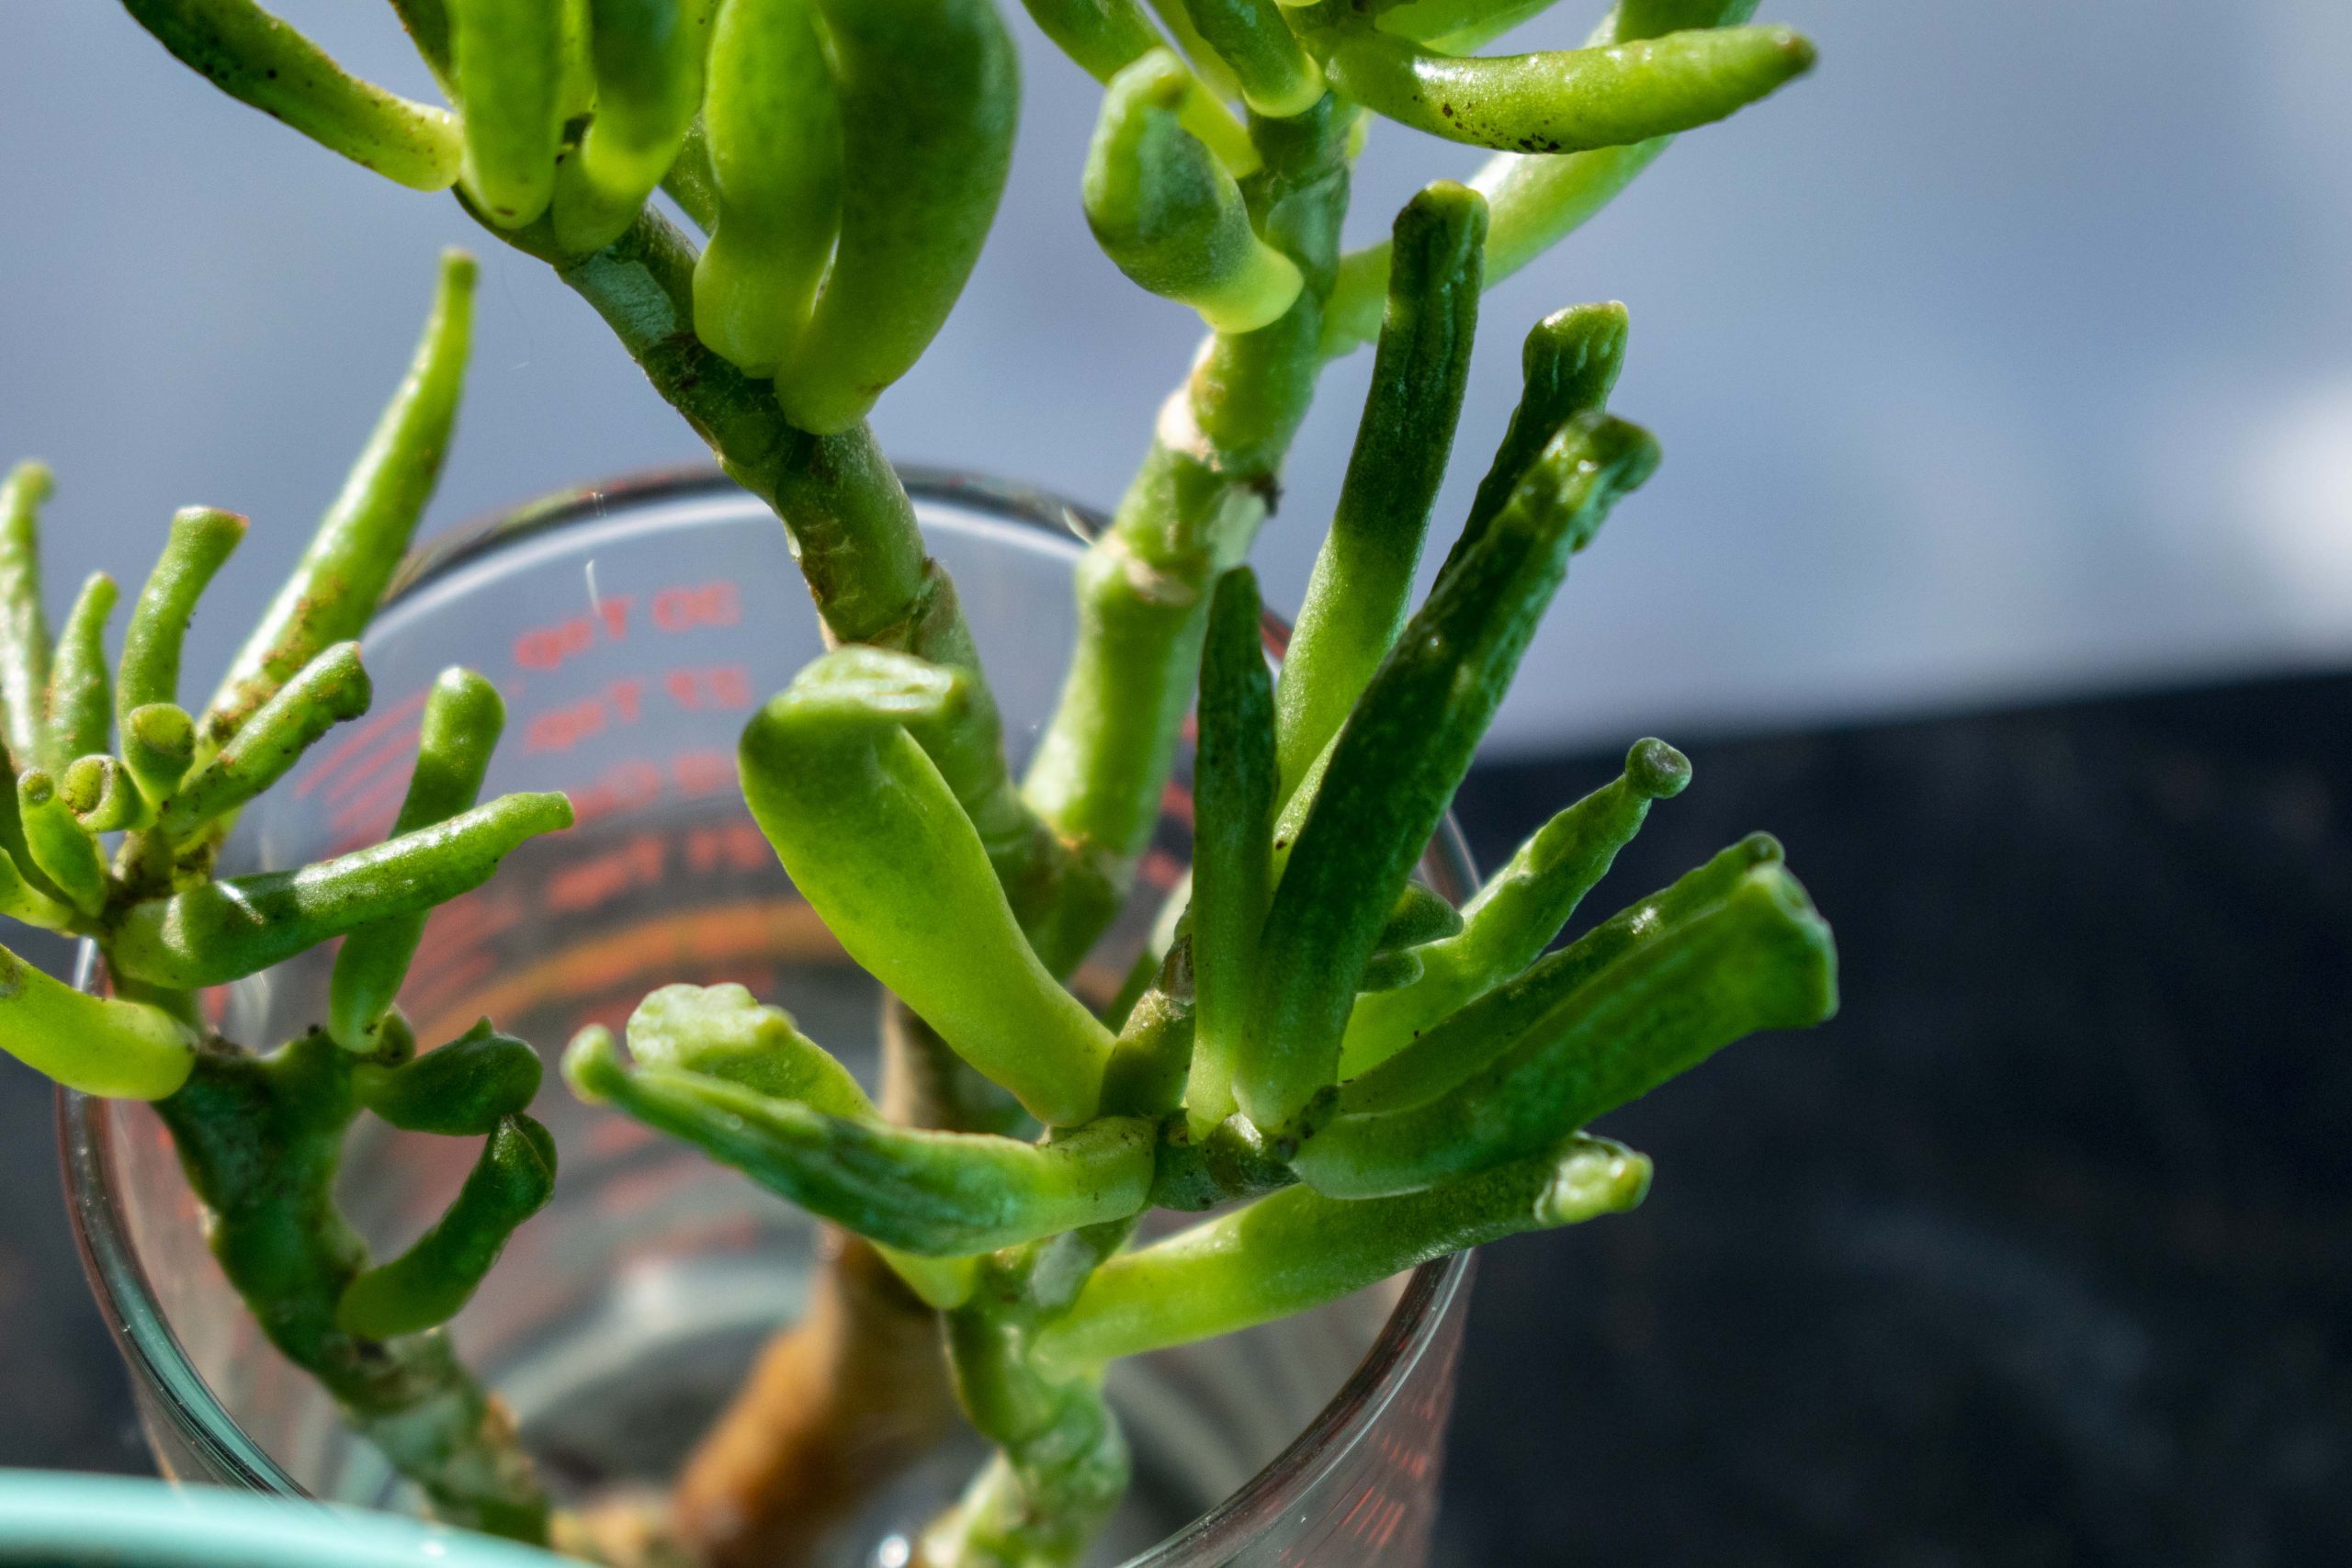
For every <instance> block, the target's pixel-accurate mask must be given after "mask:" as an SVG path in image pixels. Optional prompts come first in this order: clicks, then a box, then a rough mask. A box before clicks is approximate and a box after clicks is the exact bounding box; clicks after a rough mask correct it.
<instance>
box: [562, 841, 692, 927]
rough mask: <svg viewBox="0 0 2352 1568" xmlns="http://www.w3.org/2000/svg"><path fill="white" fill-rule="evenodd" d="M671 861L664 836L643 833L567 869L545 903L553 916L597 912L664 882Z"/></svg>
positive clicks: (563, 871)
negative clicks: (635, 891) (634, 890)
mask: <svg viewBox="0 0 2352 1568" xmlns="http://www.w3.org/2000/svg"><path fill="white" fill-rule="evenodd" d="M669 859H670V854H669V848H668V846H667V845H665V844H664V843H662V837H661V835H660V834H658V833H640V834H639V835H638V836H637V837H636V838H634V839H631V840H628V842H626V843H624V844H621V845H620V846H618V847H617V848H615V849H611V850H607V851H605V852H604V853H603V854H598V855H591V856H589V857H588V858H587V859H586V860H584V861H582V862H580V863H577V864H575V865H568V866H566V867H564V868H563V870H562V871H561V872H560V873H558V874H557V875H556V876H555V878H554V879H553V880H552V881H550V882H549V883H548V888H547V893H546V896H545V900H544V902H545V904H546V907H547V908H548V912H549V913H550V914H570V913H571V912H573V911H576V910H582V909H594V908H599V907H600V906H602V905H605V904H609V903H611V902H612V901H613V900H614V899H615V898H617V897H620V896H621V895H622V894H624V893H627V892H628V890H629V889H630V888H632V887H650V886H653V885H654V884H656V883H658V882H660V881H661V880H662V872H663V870H664V869H666V867H667V865H668V863H669Z"/></svg>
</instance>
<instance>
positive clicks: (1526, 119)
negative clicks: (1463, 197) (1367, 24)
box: [1326, 28, 1814, 153]
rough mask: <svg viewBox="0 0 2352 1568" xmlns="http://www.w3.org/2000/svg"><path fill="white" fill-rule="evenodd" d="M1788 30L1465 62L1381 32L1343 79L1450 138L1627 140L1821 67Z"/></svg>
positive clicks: (1344, 88) (1352, 90)
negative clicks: (1815, 64) (1814, 64)
mask: <svg viewBox="0 0 2352 1568" xmlns="http://www.w3.org/2000/svg"><path fill="white" fill-rule="evenodd" d="M1813 58H1814V57H1813V46H1812V45H1811V44H1810V43H1808V42H1806V41H1805V39H1804V38H1803V37H1802V36H1801V35H1799V34H1797V33H1795V32H1792V31H1791V30H1790V29H1789V28H1694V29H1692V30H1690V31H1687V32H1679V33H1670V34H1668V35H1667V36H1666V37H1664V38H1661V39H1644V40H1642V41H1639V42H1635V43H1623V44H1611V45H1607V46H1604V47H1600V48H1595V49H1578V50H1566V51H1550V52H1546V53H1542V54H1518V55H1506V56H1501V57H1498V58H1495V59H1474V60H1458V59H1455V58H1453V56H1451V55H1444V54H1439V53H1436V52H1434V51H1430V50H1427V49H1423V48H1421V47H1419V45H1416V44H1413V43H1410V42H1408V41H1406V40H1404V39H1395V38H1390V37H1386V36H1385V35H1383V34H1380V33H1377V32H1357V33H1344V34H1341V35H1340V39H1339V41H1338V42H1336V43H1335V44H1334V45H1333V47H1332V50H1331V52H1330V55H1329V59H1328V61H1327V62H1326V63H1327V67H1328V69H1329V72H1330V74H1331V83H1332V85H1333V86H1335V87H1337V88H1338V89H1339V90H1340V92H1342V93H1344V94H1346V95H1347V96H1349V97H1351V98H1353V99H1354V100H1355V101H1356V102H1358V103H1360V104H1363V106H1364V107H1366V108H1369V109H1371V110H1373V111H1374V113H1376V114H1381V115H1385V116H1386V117H1387V118H1390V119H1393V120H1397V121H1399V122H1400V123H1402V124H1405V125H1409V126H1411V127H1413V128H1414V129H1415V130H1425V131H1428V132H1429V133H1430V135H1432V136H1442V137H1444V138H1445V139H1446V140H1447V141H1464V142H1467V143H1469V144H1470V145H1471V146H1474V147H1491V148H1495V149H1497V150H1498V151H1506V152H1541V153H1554V152H1586V151H1589V150H1591V149H1594V148H1600V147H1624V146H1630V145H1632V144H1634V143H1635V142H1640V141H1650V140H1652V139H1653V138H1656V137H1660V136H1671V135H1673V134H1674V133H1675V132H1677V131H1682V130H1691V128H1692V127H1694V126H1701V125H1706V124H1709V123H1711V122H1712V121H1714V120H1718V119H1721V118H1724V116H1726V115H1729V114H1731V113H1732V112H1734V111H1735V110H1736V109H1740V108H1744V107H1747V105H1749V104H1752V103H1754V102H1755V101H1756V100H1757V99H1758V98H1761V97H1763V96H1765V95H1767V94H1769V93H1770V92H1771V91H1772V90H1773V89H1775V88H1777V87H1779V86H1780V85H1782V84H1783V83H1785V82H1787V81H1789V80H1790V79H1791V78H1792V77H1794V76H1798V75H1802V74H1803V73H1804V72H1806V71H1808V70H1810V69H1811V68H1812V66H1813Z"/></svg>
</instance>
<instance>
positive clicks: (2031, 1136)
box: [1442, 679, 2352, 1568]
mask: <svg viewBox="0 0 2352 1568" xmlns="http://www.w3.org/2000/svg"><path fill="white" fill-rule="evenodd" d="M1693 761H1694V763H1695V764H1696V776H1695V779H1694V782H1693V784H1692V786H1691V790H1690V792H1689V793H1688V794H1686V795H1684V796H1683V797H1682V798H1681V799H1679V800H1678V801H1674V802H1670V803H1667V804H1664V805H1661V806H1660V807H1658V808H1657V810H1656V811H1655V812H1654V813H1653V814H1652V816H1651V818H1650V826H1649V827H1648V829H1646V830H1645V833H1644V834H1643V836H1642V838H1641V839H1640V840H1638V841H1637V843H1636V844H1635V845H1634V848H1633V849H1632V850H1630V851H1629V852H1627V853H1626V855H1625V856H1624V857H1623V859H1622V860H1621V862H1620V863H1619V866H1618V869H1617V871H1616V872H1615V874H1612V875H1611V879H1610V880H1609V882H1608V883H1606V884H1604V885H1603V887H1602V888H1601V890H1600V894H1599V895H1597V896H1596V897H1595V899H1594V904H1595V906H1597V908H1596V910H1595V913H1598V912H1601V911H1605V910H1607V909H1610V908H1617V907H1621V906H1623V904H1626V903H1629V902H1631V901H1632V900H1633V899H1634V897H1636V896H1637V895H1638V894H1639V893H1640V892H1641V891H1642V890H1644V889H1645V888H1648V887H1652V886H1658V885H1661V884H1663V883H1664V882H1666V881H1667V880H1668V879H1669V878H1670V877H1671V876H1673V875H1674V874H1677V873H1679V871H1680V870H1682V869H1683V868H1685V867H1686V866H1688V865H1690V864H1691V863H1695V862H1696V861H1698V860H1699V859H1701V858H1702V856H1704V855H1705V854H1707V853H1708V852H1711V851H1713V850H1714V849H1715V848H1717V847H1718V846H1720V845H1722V844H1724V843H1727V842H1729V841H1730V840H1733V839H1734V838H1736V836H1737V835H1738V834H1740V833H1741V832H1743V831H1746V830H1747V829H1754V828H1766V829H1771V830H1773V831H1775V832H1777V833H1778V834H1779V835H1780V836H1781V838H1782V840H1783V841H1784V842H1785V843H1786V844H1787V846H1788V849H1789V858H1790V863H1791V864H1792V867H1793V868H1794V869H1795V870H1796V871H1797V873H1798V874H1799V876H1800V877H1801V878H1802V879H1803V880H1804V882H1805V884H1806V886H1807V887H1808V888H1809V889H1810V891H1811V892H1812V894H1813V895H1814V897H1815V902H1816V903H1817V904H1818V905H1819V906H1820V907H1821V908H1823V910H1824V911H1825V912H1826V913H1827V915H1828V916H1829V918H1830V919H1831V920H1832V921H1833V923H1834V924H1835V925H1836V927H1837V930H1838V942H1839V948H1840V952H1841V955H1842V965H1843V976H1844V988H1845V1006H1844V1010H1843V1012H1842V1014H1841V1016H1840V1017H1839V1018H1838V1019H1837V1020H1836V1021H1834V1022H1833V1023H1831V1024H1830V1025H1829V1026H1827V1027H1826V1028H1824V1029H1821V1030H1819V1031H1816V1032H1812V1033H1809V1034H1795V1035H1782V1036H1774V1037H1768V1038H1764V1039H1758V1040H1751V1041H1748V1042H1747V1043H1742V1044H1740V1045H1737V1046H1736V1047H1734V1048H1733V1049H1731V1050H1730V1051H1728V1052H1726V1053H1724V1055H1721V1056H1719V1057H1717V1058H1716V1059H1715V1060H1713V1062H1711V1063H1709V1064H1707V1065H1706V1066H1703V1067H1702V1068H1701V1069H1700V1070H1699V1071H1698V1072H1696V1073H1694V1074H1693V1075H1691V1077H1687V1078H1685V1079H1682V1080H1680V1081H1679V1082H1677V1083H1674V1084H1672V1085H1669V1086H1668V1088H1667V1089H1663V1090H1661V1091H1660V1092H1658V1093H1657V1095H1655V1096H1653V1097H1652V1098H1651V1099H1650V1100H1645V1101H1643V1102H1641V1103H1639V1104H1636V1105H1634V1106H1631V1107H1628V1108H1627V1109H1626V1110H1624V1111H1622V1112H1620V1113H1619V1114H1617V1115H1615V1116H1613V1117H1611V1118H1610V1119H1609V1121H1608V1122H1607V1124H1606V1127H1605V1130H1606V1131H1608V1132H1611V1133H1612V1134H1616V1135H1618V1136H1620V1137H1623V1138H1624V1139H1625V1140H1627V1141H1628V1142H1630V1143H1632V1144H1634V1145H1635V1146H1636V1147H1638V1148H1641V1149H1643V1150H1644V1151H1645V1152H1646V1153H1648V1154H1650V1155H1651V1156H1654V1157H1655V1159H1656V1161H1657V1180H1656V1184H1655V1187H1654V1189H1653V1190H1652V1193H1651V1196H1650V1199H1649V1201H1648V1203H1647V1204H1646V1205H1645V1208H1644V1209H1642V1210H1641V1211H1640V1212H1639V1213H1636V1214H1634V1215H1632V1216H1629V1217H1626V1218H1623V1219H1612V1220H1606V1221H1602V1222H1600V1224H1595V1225H1592V1226H1590V1227H1589V1228H1588V1229H1586V1230H1584V1231H1582V1232H1581V1233H1577V1232H1569V1233H1566V1234H1562V1235H1548V1236H1540V1237H1532V1238H1522V1239H1520V1240H1518V1241H1514V1242H1511V1243H1508V1244H1506V1245H1504V1246H1501V1247H1496V1248H1493V1249H1490V1251H1489V1252H1488V1254H1487V1257H1486V1259H1485V1262H1484V1265H1483V1267H1482V1269H1481V1272H1480V1276H1479V1280H1478V1283H1477V1287H1476V1295H1475V1296H1474V1298H1473V1306H1472V1312H1471V1330H1470V1339H1469V1343H1470V1346H1471V1350H1470V1353H1469V1357H1468V1359H1467V1361H1466V1363H1465V1365H1464V1372H1463V1378H1462V1383H1461V1389H1460V1393H1459V1403H1458V1404H1457V1406H1456V1412H1457V1413H1456V1417H1455V1425H1454V1428H1453V1442H1452V1448H1451V1454H1450V1457H1449V1466H1450V1468H1449V1471H1448V1493H1447V1500H1448V1511H1447V1513H1446V1515H1445V1517H1444V1518H1443V1521H1442V1532H1443V1537H1444V1540H1445V1541H1446V1543H1447V1546H1448V1549H1449V1550H1448V1553H1447V1555H1448V1558H1449V1560H1451V1561H1453V1562H1462V1563H1478V1564H1490V1563H1504V1562H1510V1563H1519V1562H1561V1563H1639V1564H1643V1565H1645V1568H1680V1565H1684V1564H1688V1565H1691V1568H1697V1565H1699V1564H1706V1565H1708V1568H1725V1565H1728V1564H1744V1563H1796V1562H1802V1563H1806V1564H1816V1565H1818V1564H1839V1563H1854V1564H1864V1563H1868V1564H1874V1565H1884V1564H1905V1565H1907V1564H1919V1565H1927V1564H1944V1563H1954V1564H1957V1563H1978V1562H1988V1563H1991V1562H1997V1563H2002V1564H2005V1565H2009V1568H2018V1565H2027V1564H2043V1563H2052V1564H2055V1563H2068V1564H2086V1565H2089V1564H2125V1563H2130V1564H2143V1563H2144V1564H2168V1565H2169V1564H2188V1563H2199V1564H2201V1563H2213V1564H2224V1563H2226V1564H2238V1563H2245V1564H2256V1563H2261V1564H2287V1563H2298V1564H2299V1563H2329V1564H2342V1563H2346V1562H2352V973H2347V971H2352V787H2348V786H2352V681H2347V680H2341V679H2336V680H2312V681H2293V682H2268V683H2264V684H2260V685H2246V686H2235V687H2230V688H2226V689H2220V690H2213V691H2206V692H2199V693H2192V694H2173V695H2164V696H2154V697H2144V698H2133V699H2126V700H2117V701H2110V702H2100V703H2092V704H2083V705H2070V706H2065V707H2059V708H2053V709H2051V710H2048V711H2044V712H2036V713H2025V714H2017V715H2010V716H1996V717H1985V718H1968V719H1957V720H1946V721H1939V722H1932V723H1923V724H1916V725H1905V726H1901V727H1889V728H1869V729H1863V730H1859V731H1855V732H1852V733H1847V734H1833V735H1826V736H1819V737H1812V738H1804V739H1785V740H1774V741H1768V742H1757V743H1748V744H1741V745H1732V746H1722V747H1710V748H1700V749H1697V750H1695V751H1694V752H1693ZM1609 771H1610V769H1609V766H1608V764H1606V763H1605V762H1604V763H1600V764H1597V765H1594V766H1590V767H1585V768H1564V767H1559V766H1544V767H1514V768H1505V769H1498V770H1493V771H1489V772H1487V773H1482V774H1480V775H1479V776H1478V777H1476V779H1475V780H1474V781H1473V782H1472V784H1471V786H1470V787H1469V789H1468V790H1467V792H1466V793H1465V795H1464V801H1463V817H1464V819H1465V820H1466V821H1468V822H1470V823H1473V824H1475V825H1476V827H1475V829H1474V836H1476V838H1478V839H1479V840H1481V841H1480V843H1479V846H1478V848H1479V852H1480V856H1481V861H1482V863H1487V864H1493V863H1498V859H1499V857H1500V856H1501V855H1502V854H1503V853H1505V852H1508V850H1509V847H1510V844H1511V843H1512V842H1513V841H1514V840H1515V838H1516V836H1517V835H1518V834H1520V833H1521V832H1523V831H1525V830H1526V829H1530V828H1532V826H1533V825H1534V824H1535V823H1536V822H1537V821H1539V820H1541V819H1542V818H1543V817H1544V815H1545V814H1546V813H1548V811H1549V810H1550V809H1552V808H1553V807H1555V806H1556V805H1558V804H1560V803H1562V802H1564V801H1565V800H1566V798H1567V797H1568V796H1570V795H1573V794H1575V793H1576V792H1577V791H1578V790H1580V789H1582V788H1586V787H1589V786H1590V785H1592V784H1598V783H1600V782H1601V780H1603V779H1604V778H1605V777H1606V776H1607V775H1608V773H1609ZM1589 918H1591V916H1589V915H1588V916H1584V917H1580V922H1579V923H1581V920H1582V919H1589Z"/></svg>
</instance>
